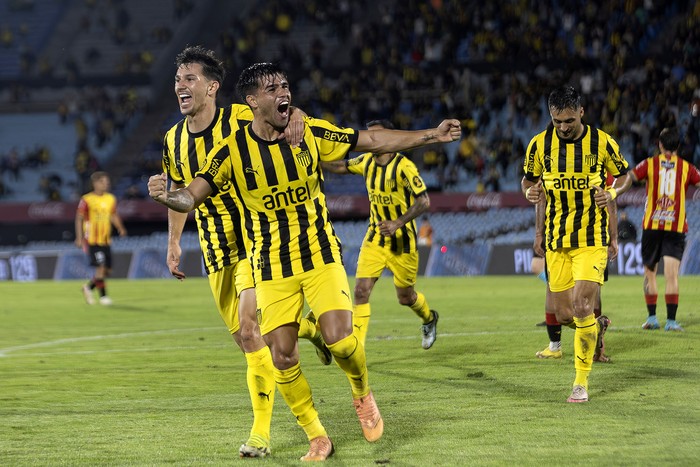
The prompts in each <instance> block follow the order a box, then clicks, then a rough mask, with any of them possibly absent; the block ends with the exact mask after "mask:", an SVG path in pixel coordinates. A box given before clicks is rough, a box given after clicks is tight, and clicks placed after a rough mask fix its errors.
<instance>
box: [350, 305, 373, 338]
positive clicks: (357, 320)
mask: <svg viewBox="0 0 700 467" xmlns="http://www.w3.org/2000/svg"><path fill="white" fill-rule="evenodd" d="M371 314H372V309H371V308H370V306H369V303H363V304H361V305H355V306H353V307H352V330H353V332H354V333H355V334H356V335H357V338H358V339H359V341H360V342H362V346H363V347H364V345H365V341H366V339H367V331H368V329H369V317H370V315H371Z"/></svg>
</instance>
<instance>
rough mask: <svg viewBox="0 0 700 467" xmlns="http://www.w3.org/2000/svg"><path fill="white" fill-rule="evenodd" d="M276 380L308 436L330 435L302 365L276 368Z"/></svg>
mask: <svg viewBox="0 0 700 467" xmlns="http://www.w3.org/2000/svg"><path fill="white" fill-rule="evenodd" d="M275 381H277V389H279V391H280V394H282V397H283V398H284V401H285V402H286V403H287V405H288V406H289V408H290V409H291V411H292V413H293V414H294V416H295V417H296V418H297V423H298V424H299V426H301V427H302V428H303V429H304V432H305V433H306V437H307V438H308V439H309V440H311V439H314V438H317V437H319V436H328V435H327V434H326V430H325V428H323V425H321V422H320V421H319V419H318V412H317V411H316V408H315V407H314V401H313V399H312V398H311V387H310V386H309V383H308V381H306V377H305V376H304V373H302V372H301V365H299V363H297V364H296V365H294V366H293V367H291V368H289V369H287V370H278V369H277V368H275Z"/></svg>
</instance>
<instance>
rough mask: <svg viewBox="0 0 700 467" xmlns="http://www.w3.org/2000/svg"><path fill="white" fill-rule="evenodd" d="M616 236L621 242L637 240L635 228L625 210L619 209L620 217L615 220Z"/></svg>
mask: <svg viewBox="0 0 700 467" xmlns="http://www.w3.org/2000/svg"><path fill="white" fill-rule="evenodd" d="M617 238H618V240H620V241H621V242H634V241H636V240H637V228H636V227H635V226H634V224H633V223H632V221H630V220H629V216H628V215H627V212H626V211H620V218H619V220H618V221H617Z"/></svg>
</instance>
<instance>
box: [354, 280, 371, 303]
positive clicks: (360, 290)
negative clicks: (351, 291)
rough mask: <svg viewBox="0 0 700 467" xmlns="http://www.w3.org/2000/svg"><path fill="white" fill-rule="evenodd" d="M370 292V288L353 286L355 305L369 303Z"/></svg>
mask: <svg viewBox="0 0 700 467" xmlns="http://www.w3.org/2000/svg"><path fill="white" fill-rule="evenodd" d="M371 292H372V288H371V287H367V286H363V285H359V284H358V285H356V286H355V303H356V304H362V303H367V302H368V301H369V295H370V293H371Z"/></svg>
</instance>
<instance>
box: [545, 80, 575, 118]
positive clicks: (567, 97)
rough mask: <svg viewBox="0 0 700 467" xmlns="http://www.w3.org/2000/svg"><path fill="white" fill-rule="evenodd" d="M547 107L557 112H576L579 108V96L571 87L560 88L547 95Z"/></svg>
mask: <svg viewBox="0 0 700 467" xmlns="http://www.w3.org/2000/svg"><path fill="white" fill-rule="evenodd" d="M547 105H548V106H549V108H550V109H554V110H556V111H558V112H561V111H562V110H564V109H574V110H578V109H579V107H581V95H580V94H579V93H578V91H577V90H576V89H574V88H573V87H572V86H561V87H558V88H557V89H555V90H554V91H552V92H551V93H550V94H549V100H548V101H547Z"/></svg>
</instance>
